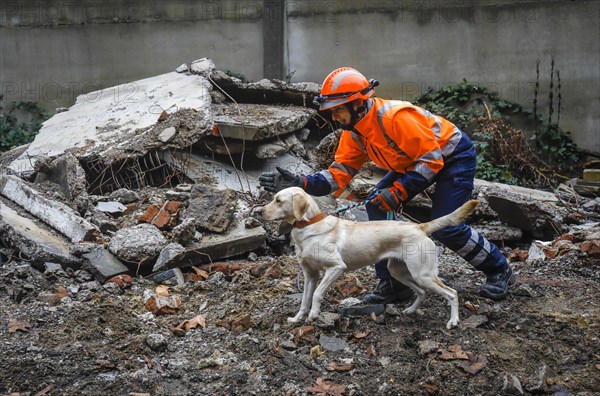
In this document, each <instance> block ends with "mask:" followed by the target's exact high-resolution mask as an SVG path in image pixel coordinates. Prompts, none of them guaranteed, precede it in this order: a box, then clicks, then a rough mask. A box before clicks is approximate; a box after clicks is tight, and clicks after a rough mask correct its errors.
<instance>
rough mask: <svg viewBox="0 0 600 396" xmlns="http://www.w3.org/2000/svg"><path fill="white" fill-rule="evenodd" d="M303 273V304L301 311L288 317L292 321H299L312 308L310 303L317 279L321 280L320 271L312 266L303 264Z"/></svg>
mask: <svg viewBox="0 0 600 396" xmlns="http://www.w3.org/2000/svg"><path fill="white" fill-rule="evenodd" d="M300 266H301V267H302V273H303V274H304V291H303V292H302V304H301V305H300V311H298V313H297V314H296V316H294V317H290V318H288V319H287V321H288V322H290V323H297V322H299V321H300V320H301V319H302V318H304V317H305V316H306V314H307V313H308V310H309V309H310V304H311V301H312V298H313V294H314V293H315V288H316V287H317V281H318V280H319V271H317V270H314V269H312V268H308V267H306V266H305V265H302V263H300Z"/></svg>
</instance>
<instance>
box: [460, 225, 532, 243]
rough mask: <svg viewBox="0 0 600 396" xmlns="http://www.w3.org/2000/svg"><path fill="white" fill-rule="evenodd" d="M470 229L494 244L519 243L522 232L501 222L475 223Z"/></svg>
mask: <svg viewBox="0 0 600 396" xmlns="http://www.w3.org/2000/svg"><path fill="white" fill-rule="evenodd" d="M471 228H473V229H474V230H475V231H477V232H478V233H480V234H481V235H485V237H486V238H487V239H489V240H490V241H494V242H498V241H503V242H514V241H520V240H521V239H522V238H523V230H521V229H520V228H517V227H511V226H509V225H507V224H504V223H502V222H501V221H490V222H483V223H475V224H471Z"/></svg>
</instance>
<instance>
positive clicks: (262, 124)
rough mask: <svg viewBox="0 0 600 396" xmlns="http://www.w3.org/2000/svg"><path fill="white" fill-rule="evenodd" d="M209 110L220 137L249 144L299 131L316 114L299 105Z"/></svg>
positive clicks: (248, 105)
mask: <svg viewBox="0 0 600 396" xmlns="http://www.w3.org/2000/svg"><path fill="white" fill-rule="evenodd" d="M211 110H212V111H213V113H214V122H215V124H216V125H217V127H218V129H219V133H220V134H221V136H223V137H225V138H234V139H240V140H241V139H244V140H250V141H252V140H264V139H268V138H271V137H274V136H278V135H283V134H288V133H291V132H294V131H296V130H298V129H302V128H303V127H304V125H306V123H307V122H308V120H310V118H311V117H312V116H314V115H315V114H316V111H315V110H313V109H309V108H306V107H301V106H291V105H288V106H281V105H259V104H252V103H239V104H237V105H231V104H212V105H211Z"/></svg>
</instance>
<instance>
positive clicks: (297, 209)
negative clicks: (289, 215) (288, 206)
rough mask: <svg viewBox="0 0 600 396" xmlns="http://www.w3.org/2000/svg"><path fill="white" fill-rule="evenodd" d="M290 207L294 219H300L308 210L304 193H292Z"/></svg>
mask: <svg viewBox="0 0 600 396" xmlns="http://www.w3.org/2000/svg"><path fill="white" fill-rule="evenodd" d="M292 209H293V211H294V219H295V220H302V218H303V217H304V213H306V211H307V210H308V200H307V199H306V197H305V196H304V194H300V193H296V194H294V195H292Z"/></svg>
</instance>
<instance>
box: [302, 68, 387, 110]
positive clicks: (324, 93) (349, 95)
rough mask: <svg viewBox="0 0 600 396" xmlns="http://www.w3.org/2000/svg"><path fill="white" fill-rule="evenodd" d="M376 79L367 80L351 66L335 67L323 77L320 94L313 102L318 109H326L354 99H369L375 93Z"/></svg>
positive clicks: (377, 82)
mask: <svg viewBox="0 0 600 396" xmlns="http://www.w3.org/2000/svg"><path fill="white" fill-rule="evenodd" d="M378 85H379V81H377V80H367V79H366V78H365V76H363V75H362V74H361V73H360V72H359V71H358V70H355V69H353V68H351V67H340V68H339V69H335V70H334V71H332V72H331V73H329V75H328V76H327V77H326V78H325V81H323V86H322V87H321V94H320V95H318V96H316V97H315V99H314V100H313V103H314V104H316V105H317V106H319V110H328V109H331V108H332V107H336V106H339V105H341V104H344V103H348V102H352V101H354V100H356V99H363V100H366V99H369V98H370V97H371V96H373V94H374V93H375V89H374V88H375V87H376V86H378Z"/></svg>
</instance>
